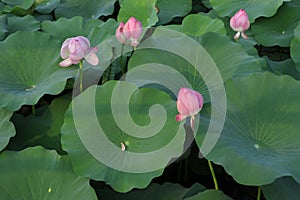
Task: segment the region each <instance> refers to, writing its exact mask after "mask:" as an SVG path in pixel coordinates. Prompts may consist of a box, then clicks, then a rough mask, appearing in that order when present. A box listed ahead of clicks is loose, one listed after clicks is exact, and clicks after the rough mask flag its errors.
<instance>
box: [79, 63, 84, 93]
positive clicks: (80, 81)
mask: <svg viewBox="0 0 300 200" xmlns="http://www.w3.org/2000/svg"><path fill="white" fill-rule="evenodd" d="M82 80H83V74H82V61H79V91H80V93H82V91H83V87H82Z"/></svg>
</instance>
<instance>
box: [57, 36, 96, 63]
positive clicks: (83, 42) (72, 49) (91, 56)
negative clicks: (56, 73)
mask: <svg viewBox="0 0 300 200" xmlns="http://www.w3.org/2000/svg"><path fill="white" fill-rule="evenodd" d="M97 51H98V48H97V47H94V48H90V41H89V40H88V39H87V38H85V37H83V36H78V37H73V38H68V39H66V40H65V41H64V42H63V44H62V47H61V50H60V56H61V57H62V59H64V60H63V61H61V62H60V63H59V65H60V66H62V67H68V66H70V65H72V64H78V63H79V62H80V61H81V60H82V59H85V60H86V61H87V62H88V63H90V64H91V65H97V64H98V63H99V60H98V57H97V55H96V54H95V53H96V52H97Z"/></svg>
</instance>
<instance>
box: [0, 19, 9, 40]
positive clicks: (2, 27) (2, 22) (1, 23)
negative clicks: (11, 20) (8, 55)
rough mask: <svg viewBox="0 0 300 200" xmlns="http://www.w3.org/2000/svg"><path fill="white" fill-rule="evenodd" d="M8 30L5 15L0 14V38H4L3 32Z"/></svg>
mask: <svg viewBox="0 0 300 200" xmlns="http://www.w3.org/2000/svg"><path fill="white" fill-rule="evenodd" d="M7 32H8V30H7V16H6V15H2V16H0V40H3V39H4V38H5V34H6V33H7Z"/></svg>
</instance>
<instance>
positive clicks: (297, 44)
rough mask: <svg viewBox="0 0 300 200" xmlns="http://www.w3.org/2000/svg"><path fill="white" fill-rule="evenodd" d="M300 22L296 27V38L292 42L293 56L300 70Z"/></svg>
mask: <svg viewBox="0 0 300 200" xmlns="http://www.w3.org/2000/svg"><path fill="white" fill-rule="evenodd" d="M299 52H300V23H298V26H297V27H296V28H295V31H294V38H293V39H292V42H291V57H292V59H293V61H294V62H295V64H296V67H297V69H298V71H300V53H299Z"/></svg>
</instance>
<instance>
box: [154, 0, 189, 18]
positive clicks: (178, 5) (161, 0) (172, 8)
mask: <svg viewBox="0 0 300 200" xmlns="http://www.w3.org/2000/svg"><path fill="white" fill-rule="evenodd" d="M156 8H157V9H158V13H157V14H158V18H159V22H158V23H159V24H166V23H168V22H170V21H171V20H172V19H173V18H175V17H183V16H185V15H187V14H188V13H189V12H190V11H191V9H192V0H177V1H174V0H157V2H156Z"/></svg>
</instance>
